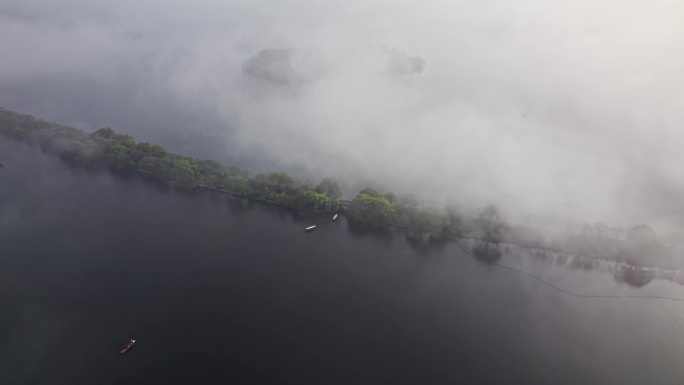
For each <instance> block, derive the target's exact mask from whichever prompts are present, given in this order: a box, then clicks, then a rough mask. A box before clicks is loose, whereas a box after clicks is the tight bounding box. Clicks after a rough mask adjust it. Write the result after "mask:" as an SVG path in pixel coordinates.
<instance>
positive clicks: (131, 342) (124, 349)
mask: <svg viewBox="0 0 684 385" xmlns="http://www.w3.org/2000/svg"><path fill="white" fill-rule="evenodd" d="M134 344H135V340H130V341H128V344H126V346H124V348H123V349H121V354H124V353H126V352H127V351H129V350H130V349H131V348H132V347H133V345H134Z"/></svg>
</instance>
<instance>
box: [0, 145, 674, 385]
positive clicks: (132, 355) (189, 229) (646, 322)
mask: <svg viewBox="0 0 684 385" xmlns="http://www.w3.org/2000/svg"><path fill="white" fill-rule="evenodd" d="M0 161H2V162H3V163H4V164H5V167H4V168H2V169H0V384H214V383H217V384H219V383H220V384H229V383H230V384H276V383H289V384H417V385H418V384H420V385H422V384H456V383H463V384H678V383H684V335H683V331H684V303H681V302H674V301H662V300H644V299H620V298H618V299H607V298H603V299H600V298H577V297H573V296H570V295H567V294H564V293H562V292H559V291H557V290H554V289H552V288H550V287H548V286H545V285H543V284H541V283H540V282H538V281H536V280H534V279H532V278H530V277H528V276H525V275H523V274H518V273H515V272H512V271H508V270H505V269H501V268H497V267H495V266H492V265H488V264H485V263H482V262H479V261H477V260H475V259H473V258H472V257H471V256H469V255H468V254H466V253H465V252H463V250H462V249H460V248H459V247H458V246H456V245H454V244H447V245H443V246H436V247H427V246H424V247H421V246H415V245H411V244H410V243H407V242H406V241H405V240H404V238H403V237H402V236H401V235H400V234H393V235H392V234H367V233H362V232H358V231H355V230H354V229H353V228H350V227H349V226H348V224H347V223H346V221H345V220H344V218H341V220H339V221H337V222H335V223H332V222H331V221H330V218H329V217H328V216H322V217H318V216H310V215H302V214H293V213H289V212H287V211H284V210H281V209H276V208H272V207H264V206H259V205H254V204H250V203H248V202H243V201H240V200H235V199H231V198H228V197H226V196H222V195H215V194H210V193H187V192H185V193H184V192H178V191H175V189H174V188H173V187H169V186H160V185H156V184H154V183H151V182H148V181H143V180H140V179H137V178H124V177H120V176H116V177H115V176H112V175H110V174H109V173H107V172H88V171H85V170H80V169H71V168H69V167H68V166H66V165H65V164H63V163H61V162H60V161H58V160H56V159H55V158H53V157H51V156H48V155H43V154H41V153H40V152H39V151H38V150H36V149H33V148H30V147H26V146H23V145H20V144H18V143H15V142H12V141H8V140H6V139H0ZM311 224H317V225H318V229H317V230H316V231H314V232H312V233H305V232H304V231H303V230H304V227H306V226H309V225H311ZM500 263H502V264H507V265H510V266H516V267H520V268H523V269H525V270H526V271H529V272H532V273H534V274H537V275H538V276H540V277H542V278H543V279H545V280H548V281H550V282H552V283H553V284H554V285H557V286H559V287H562V288H564V289H567V290H571V291H574V292H578V293H584V294H611V295H612V294H617V295H666V296H671V297H679V298H684V288H683V287H682V286H679V285H677V284H674V283H671V282H668V281H664V280H653V281H652V282H650V283H649V284H648V285H646V286H644V287H642V288H634V287H630V286H627V285H625V284H621V283H619V282H617V281H616V280H615V279H614V278H613V276H612V274H610V273H609V272H606V271H600V270H582V269H571V268H568V267H567V266H566V265H560V266H558V264H555V263H550V262H548V261H544V260H543V259H539V258H535V257H533V256H532V253H529V252H526V251H525V250H522V251H521V250H517V251H516V252H510V251H509V252H507V253H505V254H504V255H503V257H502V258H501V260H500ZM130 338H136V339H137V340H138V343H137V344H136V345H135V346H134V347H133V349H131V351H130V352H128V353H127V354H125V355H121V354H119V350H120V349H121V348H122V347H123V345H125V344H126V342H127V341H128V340H129V339H130Z"/></svg>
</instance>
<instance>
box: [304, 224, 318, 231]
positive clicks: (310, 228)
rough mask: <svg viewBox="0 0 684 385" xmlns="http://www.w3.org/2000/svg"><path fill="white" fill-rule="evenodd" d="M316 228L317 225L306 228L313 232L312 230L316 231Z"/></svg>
mask: <svg viewBox="0 0 684 385" xmlns="http://www.w3.org/2000/svg"><path fill="white" fill-rule="evenodd" d="M315 228H316V225H313V226H309V227H307V228H306V231H311V230H313V229H315Z"/></svg>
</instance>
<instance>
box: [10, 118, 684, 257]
mask: <svg viewBox="0 0 684 385" xmlns="http://www.w3.org/2000/svg"><path fill="white" fill-rule="evenodd" d="M0 135H4V136H8V137H11V138H14V139H17V140H22V141H25V142H28V143H33V144H38V145H40V147H41V148H42V149H43V150H45V151H47V152H50V153H54V154H57V155H58V156H59V157H61V158H62V159H64V160H66V161H68V162H70V163H73V164H77V165H85V166H105V167H108V168H110V169H114V170H117V169H119V170H121V169H124V170H136V171H138V172H141V173H145V174H149V175H152V176H154V177H155V178H159V179H164V180H174V181H178V182H180V183H183V184H186V185H190V186H198V187H201V188H206V189H212V190H216V191H221V192H224V193H229V194H233V195H236V196H240V197H245V198H249V199H253V200H256V201H260V202H267V203H272V204H279V205H282V206H287V207H292V208H297V209H304V210H311V211H317V212H335V211H337V210H339V209H340V208H341V205H342V203H343V202H345V201H340V199H341V196H342V190H341V188H340V185H339V183H338V182H337V181H336V180H334V179H331V178H326V179H323V180H322V181H321V182H320V183H318V184H315V183H314V182H312V181H309V180H300V179H295V178H293V177H292V176H290V175H289V174H287V173H285V172H272V173H264V174H257V175H252V174H251V173H249V172H247V171H245V170H241V169H238V168H235V167H227V166H224V165H222V164H220V163H217V162H214V161H211V160H198V159H193V158H189V157H185V156H181V155H177V154H173V153H171V152H168V151H167V150H166V149H164V147H162V146H160V145H158V144H151V143H146V142H140V143H138V142H136V140H135V139H134V138H133V137H132V136H130V135H125V134H120V133H117V132H116V131H114V130H113V129H111V128H109V127H105V128H101V129H99V130H97V131H95V132H93V133H86V132H84V131H82V130H79V129H77V128H74V127H68V126H62V125H59V124H55V123H50V122H46V121H43V120H39V119H35V118H33V117H32V116H29V115H23V114H19V113H17V112H13V111H10V110H7V109H3V108H0ZM344 206H345V207H346V208H347V211H346V213H347V216H348V218H349V219H350V221H351V222H353V223H358V224H361V225H364V226H368V227H378V226H385V225H390V226H395V227H400V228H404V229H406V230H408V231H409V233H408V234H409V235H410V236H414V235H416V236H420V237H423V236H424V235H428V238H430V239H447V238H453V237H459V238H462V237H469V238H476V239H481V240H483V241H484V242H485V244H486V245H492V246H495V244H497V243H500V242H510V243H514V244H518V245H521V246H524V247H529V248H533V249H545V250H553V251H559V252H564V253H569V254H576V255H586V256H593V257H596V258H605V259H612V260H620V261H625V262H629V263H632V264H638V263H639V262H640V261H643V260H644V258H645V257H644V256H648V257H647V259H648V260H650V261H651V262H652V263H657V264H659V265H661V266H672V267H677V268H681V267H683V266H684V262H682V261H680V260H681V258H680V257H679V253H678V252H677V249H678V248H680V247H684V233H672V234H670V235H669V236H667V237H663V238H660V237H658V235H657V234H656V233H655V232H654V231H653V229H652V228H651V227H649V226H648V225H637V226H634V227H632V228H630V229H622V228H610V227H608V226H607V225H605V224H602V223H596V224H594V225H588V224H585V225H582V226H580V227H577V226H575V227H572V226H569V227H567V228H566V229H565V230H564V231H562V232H558V234H556V235H550V233H549V232H548V231H546V232H545V233H544V234H542V232H541V231H540V230H539V227H536V228H535V227H532V226H529V225H527V224H523V223H518V224H516V225H510V224H509V223H508V222H507V220H506V219H505V217H504V215H503V214H502V212H501V211H500V210H499V209H498V208H497V207H496V206H492V205H490V206H487V207H485V208H484V209H482V210H480V211H479V212H470V213H466V212H465V211H464V210H463V209H462V208H460V207H456V206H438V205H435V204H433V203H429V202H421V201H419V200H418V199H417V198H416V197H415V196H414V195H411V194H396V193H392V192H389V193H387V194H384V195H383V194H381V193H380V192H378V191H377V190H375V189H372V188H365V189H363V190H361V191H360V192H359V193H358V195H357V196H356V197H355V198H354V199H353V200H352V201H351V202H346V203H345V204H344ZM483 250H486V251H487V255H488V256H489V255H492V252H491V251H492V250H493V249H491V248H490V247H489V246H486V247H485V248H484V249H483Z"/></svg>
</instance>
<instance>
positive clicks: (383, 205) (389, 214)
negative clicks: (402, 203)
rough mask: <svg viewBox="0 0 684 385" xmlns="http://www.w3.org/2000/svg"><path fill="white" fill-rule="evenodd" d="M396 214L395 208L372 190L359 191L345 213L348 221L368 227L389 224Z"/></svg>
mask: <svg viewBox="0 0 684 385" xmlns="http://www.w3.org/2000/svg"><path fill="white" fill-rule="evenodd" d="M367 192H369V193H370V194H367ZM396 214H397V206H396V205H395V204H394V203H392V202H390V201H389V200H387V198H385V197H384V196H382V195H380V194H379V193H378V192H377V191H375V190H373V189H363V190H361V192H359V194H358V195H357V196H356V197H355V198H354V199H353V200H352V203H351V206H350V207H349V210H348V211H347V215H348V216H349V219H351V220H352V221H355V222H357V223H361V224H364V225H368V226H380V225H382V224H384V223H390V222H392V221H394V219H395V217H396Z"/></svg>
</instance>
